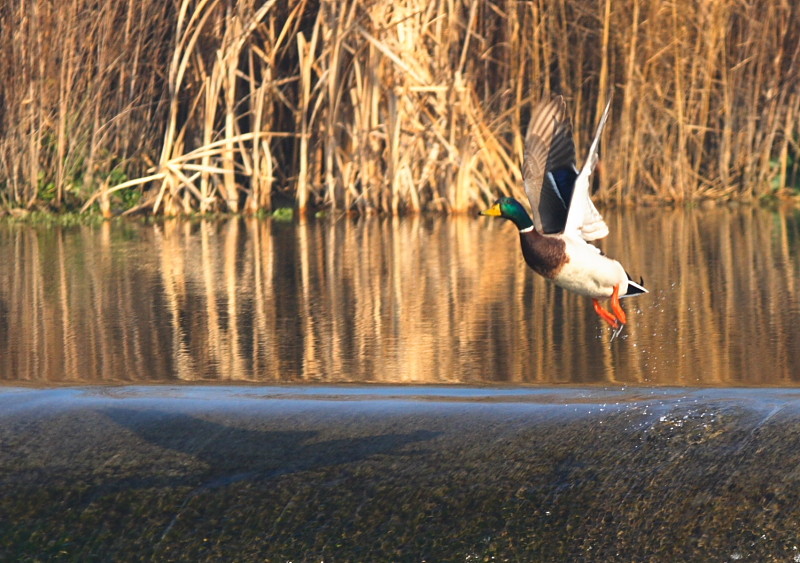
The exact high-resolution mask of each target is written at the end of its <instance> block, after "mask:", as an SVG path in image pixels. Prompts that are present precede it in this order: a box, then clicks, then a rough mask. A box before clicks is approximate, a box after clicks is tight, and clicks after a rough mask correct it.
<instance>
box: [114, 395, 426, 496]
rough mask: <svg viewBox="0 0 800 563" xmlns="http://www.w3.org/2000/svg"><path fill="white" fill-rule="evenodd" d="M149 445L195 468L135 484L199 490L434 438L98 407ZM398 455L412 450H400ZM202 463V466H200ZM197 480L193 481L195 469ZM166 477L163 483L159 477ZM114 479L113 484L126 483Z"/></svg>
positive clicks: (333, 463) (342, 461)
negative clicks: (331, 434)
mask: <svg viewBox="0 0 800 563" xmlns="http://www.w3.org/2000/svg"><path fill="white" fill-rule="evenodd" d="M99 412H100V413H101V414H103V415H104V416H106V417H108V419H110V420H111V421H113V422H114V423H116V424H117V425H119V426H120V427H122V428H126V429H128V430H130V431H131V432H133V434H135V435H136V436H137V437H138V438H139V439H141V440H144V442H146V443H147V444H148V445H149V446H151V447H155V448H159V449H165V450H169V451H170V452H173V453H177V454H185V455H188V456H190V457H191V459H192V463H191V464H190V467H192V468H193V469H194V468H196V467H198V466H199V467H200V468H201V469H200V471H197V472H196V473H195V474H192V476H191V477H189V476H187V477H177V478H176V477H175V476H173V477H172V478H170V477H167V476H165V475H163V474H162V475H159V476H158V477H157V479H159V480H161V481H162V482H158V483H155V482H151V481H147V482H139V479H138V478H137V477H132V479H134V480H136V481H137V482H136V486H138V487H145V486H155V485H158V486H165V485H168V486H181V485H187V484H192V485H194V486H199V488H200V489H209V488H215V487H221V486H226V485H230V484H232V483H235V482H237V481H241V480H249V481H252V480H260V479H272V478H275V477H279V476H282V475H288V474H292V473H297V472H301V471H308V470H314V469H321V468H330V467H334V466H337V465H341V464H345V463H358V462H361V461H363V460H365V459H367V458H369V457H371V456H374V455H379V454H382V455H388V456H391V455H395V454H396V452H398V451H399V450H401V449H403V448H405V447H406V446H408V445H411V444H419V443H424V442H427V441H429V440H432V439H434V438H436V436H438V435H439V433H437V432H431V431H426V430H415V431H412V432H408V433H401V434H396V433H382V434H378V435H368V436H354V437H351V438H340V439H319V438H320V433H319V432H318V431H297V430H274V429H269V430H268V429H259V428H256V429H250V428H246V427H237V426H236V425H234V424H231V425H226V424H221V423H219V422H216V421H209V420H204V419H202V418H199V417H196V416H191V415H187V414H183V413H175V412H165V411H158V410H152V409H147V410H135V409H123V408H106V409H102V410H100V411H99ZM402 455H403V456H411V457H413V456H414V455H416V454H415V453H414V452H409V451H404V452H403V454H402ZM202 468H206V469H205V470H203V469H202ZM198 473H199V475H201V476H202V479H203V482H202V484H200V483H197V482H195V480H196V478H197V474H198ZM165 479H166V482H163V481H164V480H165ZM131 485H132V484H131V483H124V482H119V483H116V484H115V485H114V486H115V487H116V486H121V487H125V488H128V487H130V486H131Z"/></svg>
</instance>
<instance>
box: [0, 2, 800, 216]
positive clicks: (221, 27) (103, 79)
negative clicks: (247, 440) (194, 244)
mask: <svg viewBox="0 0 800 563" xmlns="http://www.w3.org/2000/svg"><path fill="white" fill-rule="evenodd" d="M799 53H800V9H799V8H797V7H796V6H794V3H792V2H775V1H773V0H751V1H746V2H741V1H733V0H708V1H704V2H692V1H688V0H673V1H672V2H663V1H661V0H614V1H612V0H526V1H519V0H496V1H493V2H486V1H479V0H433V1H431V0H400V1H394V0H391V1H390V0H315V1H312V0H299V1H296V2H285V1H277V0H266V1H265V0H238V1H235V0H174V1H172V2H160V1H156V0H141V1H136V2H134V1H110V0H109V1H105V2H97V1H89V0H63V1H60V2H38V1H36V0H7V1H6V2H3V3H2V6H1V7H0V60H2V61H3V62H2V64H1V65H0V108H1V109H0V206H2V207H5V208H15V207H41V206H45V205H46V206H49V207H51V208H55V209H64V208H73V209H74V208H79V207H82V208H88V207H90V206H92V205H95V204H97V205H99V206H100V208H101V210H102V211H103V213H104V214H106V215H111V214H114V213H118V212H122V211H127V212H130V211H134V210H140V209H141V210H145V211H147V212H152V213H165V214H184V213H195V212H208V211H232V212H256V211H260V210H264V211H268V210H270V209H271V208H272V207H273V206H284V205H293V206H295V207H296V208H298V209H299V210H300V212H305V210H306V209H313V208H319V207H326V208H332V209H335V210H348V211H357V212H362V213H369V212H373V211H374V212H386V213H395V212H402V211H408V212H411V211H420V210H439V211H444V212H463V211H468V210H471V209H474V208H476V207H478V206H480V205H483V203H485V201H487V200H490V199H493V198H494V197H496V196H497V195H498V194H500V193H503V194H514V193H517V195H519V194H518V191H519V189H520V187H519V186H520V171H519V163H520V159H521V153H522V139H523V134H524V128H525V126H526V122H527V113H528V110H529V107H530V104H531V102H532V101H534V100H536V99H538V98H541V97H543V96H549V95H550V93H552V92H558V93H562V94H564V95H565V96H566V97H567V98H568V100H569V103H570V108H571V110H572V111H573V112H574V114H573V117H574V125H575V128H576V134H577V140H578V142H579V144H580V145H579V146H583V144H584V143H585V142H586V139H587V137H588V135H589V134H590V132H591V130H592V128H593V126H594V124H595V123H596V121H597V117H598V112H599V111H600V109H601V108H602V107H603V106H604V104H605V102H606V100H607V97H608V96H609V94H610V93H611V92H612V91H613V92H614V102H613V114H612V117H611V122H610V124H609V127H608V128H607V131H608V132H607V133H606V136H605V139H604V146H603V154H604V155H605V157H606V158H605V159H604V162H603V167H602V172H603V173H602V178H601V182H600V188H599V190H600V191H599V193H598V196H597V197H598V198H599V199H601V200H606V201H615V202H618V203H626V202H641V201H648V200H652V201H671V202H684V201H692V200H698V199H732V198H734V199H745V200H748V199H753V198H757V197H760V196H764V195H770V194H777V195H783V194H793V193H794V192H795V191H796V190H797V189H798V187H799V186H800V158H798V155H799V154H800V146H799V145H798V142H799V141H800V125H798V124H800V88H798V86H797V85H798V83H800V75H799V73H800V70H798V69H800V60H798V56H799V55H798V54H799Z"/></svg>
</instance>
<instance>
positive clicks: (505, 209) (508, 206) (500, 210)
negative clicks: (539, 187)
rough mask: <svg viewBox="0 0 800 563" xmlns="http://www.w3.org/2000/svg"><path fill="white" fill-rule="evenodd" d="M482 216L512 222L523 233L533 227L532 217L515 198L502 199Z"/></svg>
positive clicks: (482, 213) (483, 212) (482, 212)
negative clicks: (500, 218)
mask: <svg viewBox="0 0 800 563" xmlns="http://www.w3.org/2000/svg"><path fill="white" fill-rule="evenodd" d="M480 214H481V215H487V216H489V217H502V218H503V219H508V220H509V221H512V222H513V223H514V224H515V225H516V226H517V228H518V229H519V230H520V231H521V230H523V229H528V228H530V227H533V221H531V217H530V215H528V212H527V211H525V208H524V207H522V204H521V203H520V202H518V201H517V200H516V199H514V198H513V197H501V198H500V199H498V200H497V201H496V202H495V203H494V205H493V206H491V207H490V208H489V209H486V210H484V211H481V213H480Z"/></svg>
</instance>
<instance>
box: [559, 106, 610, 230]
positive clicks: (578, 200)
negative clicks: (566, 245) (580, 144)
mask: <svg viewBox="0 0 800 563" xmlns="http://www.w3.org/2000/svg"><path fill="white" fill-rule="evenodd" d="M610 107H611V100H609V101H608V103H607V104H606V109H605V110H604V111H603V116H602V117H601V118H600V124H599V125H598V126H597V131H596V132H595V134H594V140H593V141H592V145H591V146H590V147H589V154H588V156H587V157H586V162H584V164H583V168H582V169H581V171H580V174H578V176H577V178H576V179H575V185H574V189H573V192H572V200H571V203H570V206H569V212H568V214H567V218H566V224H565V225H564V233H565V234H568V235H571V236H579V237H581V238H582V239H584V240H587V241H588V240H597V239H601V238H603V237H604V236H606V235H607V234H608V225H606V222H605V221H603V216H602V215H600V212H599V211H597V208H596V207H595V206H594V203H592V200H591V198H590V197H589V191H590V190H589V185H590V183H589V177H590V176H591V175H592V172H593V171H594V167H595V165H596V164H597V149H598V146H599V144H600V135H601V134H602V133H603V127H605V125H606V120H607V119H608V110H609V108H610Z"/></svg>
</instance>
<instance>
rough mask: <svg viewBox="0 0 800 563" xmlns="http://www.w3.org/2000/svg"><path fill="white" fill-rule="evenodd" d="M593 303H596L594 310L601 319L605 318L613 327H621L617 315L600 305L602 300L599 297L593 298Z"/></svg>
mask: <svg viewBox="0 0 800 563" xmlns="http://www.w3.org/2000/svg"><path fill="white" fill-rule="evenodd" d="M592 303H594V312H595V313H597V314H598V315H599V316H600V318H601V319H603V320H604V321H606V322H607V323H608V324H609V325H611V328H613V329H617V328H619V322H618V321H617V319H616V317H614V315H612V314H611V313H609V312H608V311H606V310H605V309H603V306H602V305H600V301H598V300H597V299H592Z"/></svg>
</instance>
